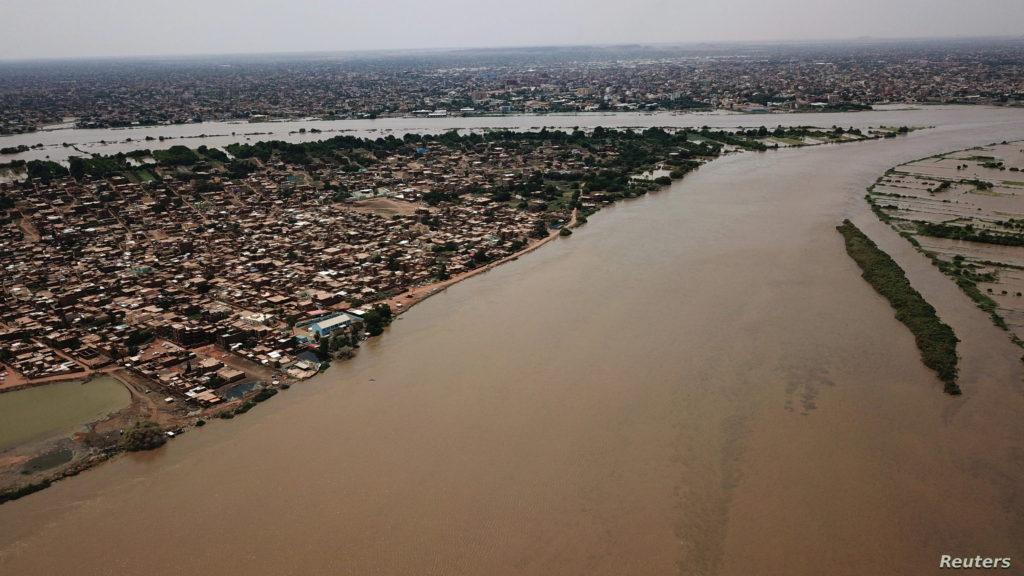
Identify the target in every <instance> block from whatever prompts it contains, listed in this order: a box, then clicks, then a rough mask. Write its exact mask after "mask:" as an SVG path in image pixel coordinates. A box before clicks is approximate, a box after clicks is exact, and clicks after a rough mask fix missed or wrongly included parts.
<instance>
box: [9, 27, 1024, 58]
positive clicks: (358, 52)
mask: <svg viewBox="0 0 1024 576" xmlns="http://www.w3.org/2000/svg"><path fill="white" fill-rule="evenodd" d="M979 40H985V41H1014V40H1017V41H1024V34H1020V35H1005V34H1004V35H993V36H869V35H863V36H856V37H845V38H828V39H826V38H807V39H793V40H778V39H775V40H704V41H679V42H618V43H612V44H602V43H585V44H509V45H497V46H495V45H492V46H461V47H456V46H451V47H423V48H371V49H354V50H353V49H341V50H283V51H278V52H180V53H159V54H137V55H125V56H110V55H107V56H39V57H30V58H4V57H2V56H0V64H35V63H61V62H66V63H74V62H103V61H110V62H116V61H121V62H123V61H135V62H145V61H157V60H174V59H179V60H200V59H210V58H239V57H242V58H267V57H302V56H342V55H355V56H367V55H378V56H397V55H412V54H422V55H427V54H449V55H450V54H457V53H460V52H474V51H481V52H491V51H502V50H541V49H554V50H566V49H573V48H605V49H607V48H645V47H647V48H670V47H677V48H697V47H715V48H724V47H743V46H798V45H819V46H821V45H824V46H827V45H833V44H835V45H839V44H847V45H848V44H871V43H873V42H875V43H917V42H964V41H979Z"/></svg>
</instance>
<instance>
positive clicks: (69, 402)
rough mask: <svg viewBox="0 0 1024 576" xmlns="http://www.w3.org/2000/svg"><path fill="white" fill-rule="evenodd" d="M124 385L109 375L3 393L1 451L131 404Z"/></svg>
mask: <svg viewBox="0 0 1024 576" xmlns="http://www.w3.org/2000/svg"><path fill="white" fill-rule="evenodd" d="M130 400H131V397H130V396H129V394H128V390H127V389H126V388H125V387H124V385H123V384H121V383H120V382H118V381H117V380H115V379H114V378H110V377H100V378H94V379H92V380H91V381H89V382H88V383H86V384H82V383H81V382H80V381H77V380H74V381H68V382H58V383H55V384H47V385H45V386H38V387H35V388H26V389H24V390H17V391H15V392H7V393H4V394H0V451H3V450H6V449H8V448H11V447H13V446H18V445H21V444H24V443H27V442H31V441H33V440H40V439H43V438H46V437H49V436H55V435H58V434H69V433H71V432H73V431H75V430H76V429H78V428H79V427H80V426H83V425H85V424H88V423H90V422H94V421H96V420H98V419H100V418H102V417H103V416H105V415H107V414H109V413H111V412H116V411H118V410H120V409H121V408H124V407H125V406H127V405H128V403H129V401H130Z"/></svg>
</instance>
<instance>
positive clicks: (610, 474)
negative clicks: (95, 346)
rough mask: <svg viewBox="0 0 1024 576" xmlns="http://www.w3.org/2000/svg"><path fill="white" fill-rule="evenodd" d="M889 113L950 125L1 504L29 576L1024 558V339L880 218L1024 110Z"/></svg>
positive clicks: (390, 339)
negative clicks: (916, 179)
mask: <svg viewBox="0 0 1024 576" xmlns="http://www.w3.org/2000/svg"><path fill="white" fill-rule="evenodd" d="M888 114H889V116H887V118H890V119H891V120H887V121H886V123H888V124H916V125H936V126H937V127H936V128H935V129H932V130H926V131H920V132H914V133H912V134H910V135H908V136H906V137H903V138H898V139H893V140H885V141H878V142H864V143H856V144H846V145H841V146H821V147H814V148H801V149H788V150H780V151H775V152H767V153H742V154H735V155H729V156H726V157H723V158H721V159H719V160H716V161H715V162H713V163H711V164H709V165H707V166H704V167H702V168H701V169H700V170H699V171H697V172H695V173H693V174H690V175H688V176H687V177H686V178H685V179H684V180H683V181H681V182H678V183H676V184H674V185H673V186H672V187H671V188H670V189H669V190H665V191H662V192H659V193H655V194H651V195H648V196H646V197H643V198H640V199H637V200H634V201H629V202H625V203H622V204H619V205H616V206H613V207H610V208H608V209H605V210H603V211H602V212H600V213H599V214H597V215H595V216H594V217H592V218H591V219H590V223H588V224H587V225H586V226H584V227H583V228H580V229H579V230H578V231H577V232H576V233H575V234H573V236H572V237H570V238H561V239H559V240H558V241H556V242H552V243H550V244H548V245H546V246H545V247H543V248H542V249H540V250H538V251H536V252H534V253H531V254H529V255H527V256H525V257H523V258H521V259H519V260H517V261H514V262H511V263H508V264H506V265H503V266H501V267H499V268H497V269H495V270H493V271H490V272H488V273H486V274H482V275H479V276H477V277H474V278H472V279H470V280H468V281H466V282H463V283H461V284H458V285H456V286H454V287H452V288H450V289H448V290H447V291H445V292H443V293H441V294H439V295H437V296H435V297H433V298H430V299H429V300H427V301H426V302H424V303H422V304H420V305H418V306H416V307H415V308H414V309H412V310H410V311H409V312H408V313H406V314H404V315H402V316H401V318H400V320H398V321H397V322H396V323H395V324H394V325H393V326H392V327H391V328H390V329H389V330H388V332H387V333H386V334H385V335H384V336H383V337H381V338H378V339H375V340H373V341H371V342H368V343H367V344H366V345H365V346H364V347H363V349H362V350H361V351H360V353H359V354H358V356H357V357H356V358H355V359H354V360H352V361H349V362H345V363H340V364H336V365H335V366H334V367H332V368H331V369H330V371H328V373H326V374H325V375H323V376H321V377H318V378H315V379H313V380H311V381H309V382H306V383H304V384H302V385H298V386H295V387H293V388H292V389H291V390H289V391H287V392H285V393H282V394H279V395H278V396H276V397H275V398H274V400H273V401H271V402H268V403H265V404H261V405H260V406H259V408H257V409H255V410H253V411H251V412H250V413H248V414H246V415H245V416H244V417H241V418H236V419H235V420H233V421H230V422H227V421H224V422H222V421H218V422H213V423H211V424H210V425H208V426H206V427H205V428H204V429H202V430H201V431H199V432H193V433H190V434H187V435H185V436H184V437H181V438H178V439H175V440H174V441H172V442H171V443H170V444H169V445H168V446H167V447H165V448H163V449H161V450H159V451H157V452H155V453H149V454H140V455H128V456H125V457H121V458H118V459H116V460H115V461H113V462H111V463H109V464H105V465H102V466H99V467H97V468H96V469H93V470H90V471H88V472H86V473H84V474H82V475H80V476H78V477H76V478H73V479H71V480H70V481H64V482H60V483H58V484H56V485H54V486H53V487H52V488H49V489H47V490H45V491H43V492H41V493H38V494H34V495H31V496H29V497H26V498H23V499H21V500H18V501H15V502H11V503H8V504H4V505H3V506H0V572H2V573H10V574H25V575H35V574H63V573H70V572H72V571H73V572H75V573H77V574H82V575H93V574H95V575H100V574H138V573H146V574H154V575H161V574H168V575H171V574H173V575H177V574H194V573H204V574H222V575H233V574H246V575H250V574H268V575H269V574H273V575H282V574H295V575H300V574H359V575H361V574H396V575H398V574H524V575H525V574H537V575H546V574H580V575H583V574H586V575H600V574H608V575H620V574H685V575H711V574H719V575H729V576H732V575H736V576H747V575H749V574H761V575H773V574H777V575H780V576H782V575H786V576H792V575H804V574H806V575H820V574H829V575H846V574H848V575H851V576H852V575H858V576H860V575H864V574H901V573H904V574H929V573H933V572H935V571H936V570H937V567H938V562H939V557H940V555H942V554H950V555H960V556H971V557H973V556H975V555H979V554H980V555H982V556H996V557H1011V558H1013V562H1014V566H1015V567H1016V566H1020V565H1022V564H1024V485H1022V484H1021V482H1020V481H1019V480H1020V478H1024V451H1022V449H1021V438H1022V437H1024V418H1021V414H1024V392H1022V386H1021V382H1022V376H1024V373H1022V372H1024V371H1022V368H1021V363H1020V361H1019V360H1018V358H1019V357H1020V350H1019V349H1016V348H1015V347H1014V346H1013V345H1012V344H1011V343H1010V342H1009V340H1008V339H1007V337H1006V335H1005V333H1003V332H1001V331H1000V330H998V329H997V328H995V327H994V326H992V325H991V322H990V321H989V320H988V319H987V317H986V316H985V314H984V313H983V312H981V311H980V310H977V309H976V308H975V307H974V306H973V304H972V303H971V302H970V301H969V300H968V299H967V298H966V297H965V296H964V295H962V294H961V293H960V292H959V290H958V289H957V288H956V287H955V286H954V285H953V284H952V282H950V281H949V280H948V279H946V278H945V277H943V276H942V275H941V274H940V273H939V272H938V271H937V270H935V269H934V268H932V267H931V266H930V264H928V263H927V260H926V259H924V258H923V257H921V256H919V255H918V254H916V253H915V252H914V251H913V250H912V248H911V247H910V246H909V244H907V243H906V242H905V241H903V240H902V239H900V238H899V237H898V236H896V235H895V234H894V233H892V232H891V231H890V230H889V229H888V228H887V227H886V226H884V225H876V224H875V223H874V221H873V216H871V214H870V212H868V211H867V210H866V209H865V208H864V202H863V200H862V196H863V194H864V188H865V187H866V186H867V185H869V184H871V183H872V182H873V181H874V180H875V178H877V176H878V175H879V174H881V173H883V172H884V171H885V170H886V169H887V168H889V167H891V166H893V165H895V164H898V163H900V162H904V161H907V160H911V159H915V158H919V157H922V156H927V155H931V154H935V153H939V152H943V151H947V150H953V149H958V148H964V147H967V146H973V145H980V144H985V143H988V142H991V141H995V140H1003V139H1021V138H1024V111H1022V110H1016V111H1014V110H1006V109H985V108H973V109H970V108H968V109H963V108H958V109H950V110H944V111H943V110H937V109H929V110H925V111H909V112H891V113H888ZM857 117H859V115H854V116H849V117H846V116H844V117H843V118H844V121H843V122H842V125H844V126H846V125H850V124H854V125H857V124H858V122H854V119H855V118H857ZM675 118H679V117H675ZM784 119H785V117H774V116H773V117H771V118H765V119H764V121H763V122H759V123H769V124H771V123H777V122H778V121H781V120H784ZM488 120H490V119H488ZM544 121H545V122H546V123H548V125H550V119H548V118H545V119H544ZM730 122H732V123H733V124H736V123H738V122H734V121H731V120H730ZM804 123H812V122H804ZM709 124H710V122H709ZM846 217H850V218H853V219H854V221H855V222H856V223H857V224H858V225H861V226H863V227H865V228H866V229H867V230H868V231H869V232H870V233H871V234H872V236H873V237H876V238H877V240H878V242H879V243H880V244H881V245H882V246H883V248H886V249H887V250H890V251H891V252H892V253H893V256H894V257H895V258H896V259H897V261H899V262H900V263H901V264H902V265H904V267H905V268H907V270H908V274H909V275H910V277H911V279H912V281H913V282H914V283H915V285H918V287H919V289H921V291H922V293H924V295H925V297H926V298H928V299H929V300H930V301H931V302H932V303H933V304H934V305H935V307H936V308H937V309H938V312H939V314H940V316H942V318H943V319H944V320H945V321H946V322H948V323H949V324H951V325H952V326H953V328H954V329H955V330H956V331H957V333H958V335H959V336H960V337H961V338H962V339H963V342H962V343H961V347H960V351H961V355H962V361H961V366H962V378H961V386H962V388H963V389H964V395H963V396H962V397H957V398H954V397H950V396H946V395H945V394H943V393H942V385H941V383H940V382H939V381H938V379H937V378H936V377H935V375H934V374H933V373H932V372H930V371H929V370H928V369H926V368H925V367H924V366H923V365H922V364H921V362H920V360H919V359H918V352H917V349H916V347H915V344H914V341H913V338H912V337H911V335H910V333H909V332H908V331H907V330H906V328H905V327H903V325H901V324H900V323H899V322H897V321H896V320H895V318H894V317H893V311H892V309H891V308H890V307H889V305H888V303H887V302H886V301H885V300H884V299H883V298H882V297H880V296H879V295H878V294H876V293H875V292H874V291H873V290H872V288H871V287H870V286H869V285H868V284H867V283H865V282H864V281H863V280H862V279H861V278H860V271H859V269H858V268H857V266H856V264H854V263H853V262H852V261H851V260H850V259H849V258H848V257H847V256H846V253H845V251H844V248H843V242H842V238H841V237H840V236H839V234H838V233H837V232H836V231H835V230H834V227H835V225H836V224H838V223H839V222H840V221H841V220H842V219H843V218H846Z"/></svg>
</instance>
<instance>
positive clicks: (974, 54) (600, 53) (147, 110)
mask: <svg viewBox="0 0 1024 576" xmlns="http://www.w3.org/2000/svg"><path fill="white" fill-rule="evenodd" d="M1022 63H1024V42H1022V41H1021V40H1020V39H1006V40H989V41H977V40H976V41H970V40H958V41H946V42H939V41H913V42H911V41H907V42H903V43H896V42H887V43H866V42H862V43H849V44H845V45H834V46H826V45H793V46H790V45H775V46H736V47H732V48H718V47H699V48H693V47H689V48H688V47H677V46H654V47H621V48H601V49H597V48H593V49H591V48H551V49H545V50H544V51H543V52H537V51H516V50H505V51H502V50H493V51H486V52H473V51H457V52H447V53H443V54H431V53H423V54H421V55H405V56H378V55H363V56H360V57H352V58H346V59H344V60H339V59H334V58H330V59H328V58H322V59H315V58H308V59H306V60H300V59H296V60H294V61H291V62H289V65H288V66H286V67H285V66H280V65H279V61H278V59H275V60H274V61H273V62H263V61H260V60H258V59H254V58H248V59H237V61H231V62H226V63H225V62H211V61H195V62H187V61H186V62H149V63H147V62H137V63H131V64H125V63H123V62H122V63H104V62H95V63H88V64H86V63H74V64H73V63H32V64H31V65H29V64H17V63H14V64H5V65H3V66H4V67H5V68H4V69H2V70H0V72H2V73H0V133H12V132H21V131H26V130H31V129H34V128H36V127H38V126H40V125H44V124H48V123H58V122H62V121H64V120H65V119H66V118H74V119H76V122H77V125H78V126H80V127H116V126H128V125H133V124H158V123H183V122H198V121H202V120H226V119H238V118H249V119H252V120H258V119H265V118H298V117H307V116H317V117H366V116H382V115H427V116H444V115H449V114H477V113H513V112H544V111H587V110H608V109H620V110H630V109H639V110H653V109H668V110H672V109H687V108H727V109H786V110H791V109H805V108H813V107H832V108H838V109H844V108H856V107H863V106H868V105H871V104H876V103H888V102H1007V101H1011V102H1019V101H1020V99H1021V97H1022V93H1024V86H1022V80H1021V78H1024V64H1022Z"/></svg>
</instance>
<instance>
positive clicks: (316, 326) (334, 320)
mask: <svg viewBox="0 0 1024 576" xmlns="http://www.w3.org/2000/svg"><path fill="white" fill-rule="evenodd" d="M353 322H362V319H360V318H357V317H355V316H349V315H348V314H345V313H344V312H343V313H341V314H338V315H337V316H331V317H329V318H321V319H320V320H317V321H316V322H314V323H313V324H311V325H310V326H309V331H310V332H311V333H313V334H316V335H317V336H319V337H321V338H323V337H324V336H327V335H329V334H332V333H334V332H337V331H338V330H342V329H344V328H348V327H350V326H352V324H353Z"/></svg>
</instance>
